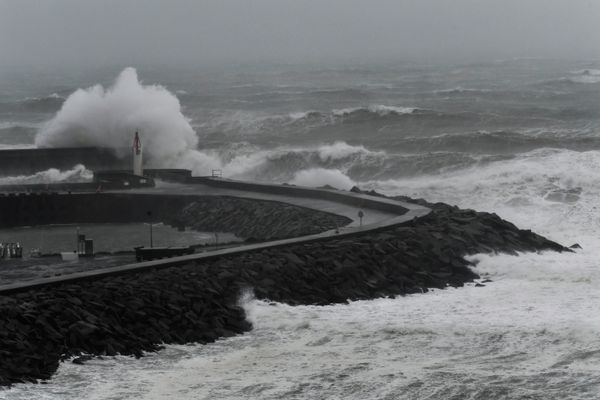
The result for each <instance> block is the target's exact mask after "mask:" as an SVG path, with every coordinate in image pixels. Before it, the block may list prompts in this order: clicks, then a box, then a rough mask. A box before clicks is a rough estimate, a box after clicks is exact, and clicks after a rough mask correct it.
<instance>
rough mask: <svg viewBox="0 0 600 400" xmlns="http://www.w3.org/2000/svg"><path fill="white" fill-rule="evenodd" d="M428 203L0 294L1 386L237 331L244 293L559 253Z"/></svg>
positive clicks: (424, 277)
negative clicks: (387, 216) (161, 263)
mask: <svg viewBox="0 0 600 400" xmlns="http://www.w3.org/2000/svg"><path fill="white" fill-rule="evenodd" d="M404 200H407V199H404ZM431 206H432V210H433V211H432V212H431V213H429V214H428V215H426V216H424V217H421V218H419V219H417V220H411V221H408V222H406V223H405V224H403V225H402V226H392V227H390V228H389V229H387V230H379V231H377V232H365V233H364V234H362V235H353V236H351V237H342V238H339V239H336V238H333V239H330V240H326V241H313V242H308V243H298V244H290V245H289V246H280V247H277V248H266V249H261V250H257V251H251V252H245V253H238V254H231V255H227V256H223V257H219V258H211V259H206V260H203V261H198V262H191V263H188V264H187V265H183V266H177V267H170V268H166V269H160V270H154V271H151V270H148V271H144V272H143V273H133V274H127V275H120V276H110V277H105V278H102V279H98V280H92V281H81V282H75V283H73V282H72V283H62V284H58V285H55V286H52V287H42V288H38V289H36V290H29V291H23V292H20V293H13V294H10V295H6V296H0V325H1V326H3V327H4V329H2V331H0V355H1V357H0V383H3V384H10V383H14V382H21V381H35V380H37V379H47V378H49V377H50V376H51V375H52V373H53V372H54V371H55V370H56V368H57V366H58V363H59V362H60V360H62V359H66V358H69V357H72V356H81V355H82V354H84V355H87V354H91V355H114V354H131V355H136V356H140V355H142V354H143V353H142V352H143V351H153V350H157V349H158V348H160V345H161V344H162V343H188V342H198V343H208V342H211V341H214V340H216V339H218V338H220V337H227V336H230V335H234V334H237V333H241V332H244V331H246V330H248V329H251V326H250V325H249V324H248V323H247V322H246V321H245V316H244V312H243V309H241V308H240V307H239V306H238V305H237V299H238V297H239V296H240V294H241V293H242V292H243V291H246V290H251V291H253V293H254V295H255V296H257V297H258V298H262V299H271V300H276V301H281V302H286V303H289V304H330V303H343V302H346V301H348V300H359V299H370V298H375V297H382V296H397V295H405V294H411V293H421V292H425V291H427V290H429V289H431V288H438V289H443V288H445V287H446V286H448V285H451V286H461V285H463V284H464V283H465V282H468V281H471V280H473V279H476V278H477V275H476V274H475V273H473V272H472V271H471V270H470V269H469V263H468V262H467V261H466V260H465V259H464V258H463V256H464V255H466V254H472V253H478V252H490V251H502V252H514V251H539V250H555V251H568V249H566V248H564V247H563V246H561V245H559V244H557V243H554V242H552V241H549V240H547V239H545V238H543V237H541V236H539V235H536V234H535V233H533V232H531V231H525V230H519V229H518V228H517V227H515V226H514V225H513V224H511V223H509V222H507V221H504V220H502V219H500V218H499V217H498V216H496V215H494V214H488V213H477V212H475V211H472V210H461V209H458V208H456V207H451V206H447V205H444V204H433V205H431ZM482 290H483V289H482ZM115 299H116V300H115Z"/></svg>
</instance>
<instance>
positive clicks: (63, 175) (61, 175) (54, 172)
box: [0, 164, 93, 185]
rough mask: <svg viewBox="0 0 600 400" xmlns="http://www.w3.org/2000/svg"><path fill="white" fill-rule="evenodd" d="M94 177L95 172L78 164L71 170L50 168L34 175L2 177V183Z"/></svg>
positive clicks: (84, 179) (15, 183) (81, 179)
mask: <svg viewBox="0 0 600 400" xmlns="http://www.w3.org/2000/svg"><path fill="white" fill-rule="evenodd" d="M92 178H93V172H92V171H90V170H88V169H86V168H85V166H83V165H81V164H78V165H76V166H74V167H73V168H72V169H70V170H66V171H61V170H58V169H56V168H50V169H48V170H45V171H40V172H36V173H35V174H33V175H19V176H8V177H0V185H24V184H35V183H59V182H85V181H90V180H91V179H92Z"/></svg>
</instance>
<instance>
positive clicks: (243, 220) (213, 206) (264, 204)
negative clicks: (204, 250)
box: [166, 196, 352, 241]
mask: <svg viewBox="0 0 600 400" xmlns="http://www.w3.org/2000/svg"><path fill="white" fill-rule="evenodd" d="M166 222H167V223H169V224H171V225H173V226H188V227H190V228H192V229H194V230H197V231H201V232H231V233H234V234H235V235H236V236H238V237H242V238H245V239H250V240H254V241H267V240H275V239H285V238H290V237H298V236H305V235H311V234H315V233H320V232H324V231H328V230H331V229H336V228H338V227H342V226H345V225H348V224H349V223H350V222H352V221H351V220H350V219H349V218H347V217H343V216H340V215H336V214H330V213H326V212H323V211H318V210H313V209H308V208H303V207H299V206H294V205H291V204H284V203H279V202H275V201H264V200H254V199H252V200H250V199H242V198H239V197H223V196H220V197H208V196H207V197H201V198H198V199H197V200H196V201H194V202H192V203H190V204H188V205H187V206H185V207H184V208H183V209H181V210H180V211H179V212H177V213H175V214H174V215H173V216H171V217H169V218H167V221H166Z"/></svg>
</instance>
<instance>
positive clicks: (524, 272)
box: [0, 60, 600, 400]
mask: <svg viewBox="0 0 600 400" xmlns="http://www.w3.org/2000/svg"><path fill="white" fill-rule="evenodd" d="M598 69H600V68H599V65H598V64H597V63H596V64H594V63H593V62H588V63H568V64H567V63H560V62H546V61H544V62H541V61H531V60H529V61H527V60H512V61H502V62H496V63H490V64H479V65H464V66H452V67H444V68H442V67H431V66H416V65H388V66H379V67H375V66H373V67H371V68H367V67H364V68H361V69H348V68H327V69H324V68H310V67H303V68H300V67H297V68H292V67H286V68H282V67H278V68H275V67H273V68H265V69H257V70H250V71H248V70H244V71H236V70H230V71H226V72H223V71H221V72H210V71H209V72H197V71H193V72H192V71H190V72H187V73H180V74H177V75H176V78H175V77H174V76H175V75H171V74H169V71H149V72H148V73H147V74H146V73H144V71H138V72H139V76H140V77H141V78H142V80H143V81H149V82H153V83H154V82H158V83H163V84H165V85H167V86H166V87H165V88H156V87H152V86H151V85H147V84H145V83H144V82H141V83H140V82H138V78H135V79H134V78H133V75H134V74H133V73H132V72H131V71H129V72H128V73H127V74H126V75H127V76H125V77H123V76H121V78H120V79H126V80H127V79H128V80H129V81H128V82H127V85H126V86H127V87H129V88H130V89H131V90H132V92H135V91H136V90H154V91H156V93H158V94H160V95H159V96H158V97H159V98H162V97H161V96H167V97H168V96H173V97H174V98H175V99H177V100H178V101H179V102H180V104H179V105H173V104H172V103H169V107H175V108H168V110H167V111H168V112H167V114H168V115H173V116H174V117H173V118H175V119H177V118H179V117H180V116H179V115H178V114H177V112H175V111H180V112H181V116H182V118H184V119H183V121H185V122H186V123H188V124H189V126H190V127H191V128H192V129H193V131H194V132H195V133H196V135H197V137H198V145H197V148H193V149H190V151H191V152H192V153H190V154H193V157H192V156H190V158H188V159H185V160H184V161H182V162H184V163H189V164H185V165H187V166H189V167H190V168H195V169H196V172H198V173H200V172H202V170H203V169H204V168H212V167H221V168H223V170H224V174H225V175H227V176H230V177H234V178H251V179H263V180H270V181H280V182H296V183H303V184H310V183H311V182H312V183H314V184H323V183H329V184H333V185H337V186H339V187H346V186H348V185H350V184H353V183H356V184H358V185H360V186H361V187H365V188H374V189H377V190H380V191H383V192H385V193H387V194H405V195H409V196H415V197H423V198H426V199H427V200H430V201H445V202H448V203H452V204H457V205H459V206H461V207H471V208H475V209H477V210H482V211H492V212H496V213H498V214H499V215H500V216H501V217H503V218H506V219H508V220H510V221H511V222H514V223H515V224H517V225H518V226H519V227H521V228H528V229H533V230H535V231H536V232H538V233H541V234H543V235H546V236H548V237H549V238H550V239H553V240H557V241H559V242H561V243H562V244H565V245H571V244H573V243H576V242H577V243H579V244H581V246H582V247H583V249H581V250H578V251H577V252H576V253H574V254H556V253H550V252H548V253H542V254H522V255H520V256H518V257H516V256H509V255H502V254H500V255H476V256H473V257H472V259H473V260H474V261H475V262H476V263H477V265H476V267H475V269H476V271H477V272H478V273H479V274H480V275H482V277H484V278H489V279H491V280H492V282H489V283H486V284H485V285H486V286H485V287H475V286H474V285H468V286H467V287H465V288H460V289H446V290H435V291H433V292H430V293H427V294H421V295H411V296H407V297H403V298H397V299H376V300H371V301H360V302H354V303H351V304H348V305H334V306H325V307H316V306H297V307H290V306H288V305H285V304H277V303H269V302H264V301H258V300H255V299H252V298H251V297H250V296H248V295H245V294H241V295H240V302H241V303H242V304H243V306H244V307H245V309H246V311H247V313H248V318H250V320H251V321H252V322H253V324H254V330H252V331H251V332H248V333H246V334H244V335H240V336H237V337H233V338H229V339H226V340H220V341H218V342H216V343H214V344H210V345H205V346H202V345H191V346H167V348H166V349H165V350H163V351H161V352H159V353H156V354H150V355H148V357H145V358H144V359H141V360H135V359H132V358H127V357H116V358H105V359H103V360H93V361H91V362H89V363H87V364H86V365H85V366H80V365H75V364H72V363H69V362H67V363H64V364H63V365H62V366H61V367H60V369H59V371H58V373H57V375H56V376H55V377H54V378H53V379H52V380H51V381H50V382H48V384H45V385H32V384H25V385H16V386H14V387H13V388H11V389H9V390H2V391H0V398H6V399H31V398H37V399H53V400H54V399H80V398H83V397H86V398H89V399H133V398H135V399H166V398H177V399H215V398H218V399H240V398H261V399H280V398H291V399H294V398H297V399H305V398H332V399H365V398H377V399H496V398H502V399H517V398H519V399H520V398H524V399H597V398H599V397H600V374H598V372H597V371H598V365H599V364H600V314H599V313H598V304H599V302H600V268H599V266H600V261H598V260H600V250H599V249H600V239H599V237H600V209H599V208H598V207H600V206H598V204H599V203H598V199H599V198H600V183H599V182H600V181H599V179H598V171H600V129H599V128H600V124H599V122H600V86H599V85H600V81H599V80H598V79H595V78H596V77H597V75H598ZM97 81H98V80H93V79H92V78H90V81H89V83H88V85H87V86H90V85H92V84H95V83H97ZM101 83H103V85H104V87H105V88H103V89H102V91H100V89H98V88H97V89H93V90H91V89H84V90H83V91H81V92H79V94H78V95H77V96H79V97H83V98H84V99H85V100H86V101H84V103H85V104H87V100H89V99H87V97H86V96H91V95H94V96H96V98H95V99H96V100H97V102H99V103H101V105H100V106H99V107H100V109H103V110H105V109H106V107H107V104H105V101H106V99H104V100H102V99H103V96H104V97H110V96H111V93H113V94H114V92H117V91H118V88H117V86H118V85H119V83H117V84H115V85H114V86H111V85H113V84H112V83H111V82H110V79H105V80H104V81H102V82H101ZM3 85H7V83H6V82H5V83H3ZM128 85H129V86H128ZM135 85H138V86H139V88H136V87H135ZM47 86H48V85H47V83H44V84H43V85H42V83H40V87H44V88H46V89H48V90H49V91H48V92H47V93H46V92H35V91H34V90H33V89H32V92H31V93H25V94H23V96H21V97H18V98H16V97H15V98H8V97H4V98H0V143H3V144H5V145H6V146H8V145H10V146H15V145H18V146H20V145H32V144H33V143H34V141H35V140H36V139H35V138H36V137H37V138H38V139H37V143H38V145H41V144H43V143H47V144H50V142H49V141H43V140H42V139H41V138H44V137H49V136H47V135H50V136H51V137H53V138H54V137H55V136H54V135H59V136H60V132H59V131H60V130H59V131H56V130H54V129H57V128H56V127H57V126H58V125H56V123H58V122H60V121H59V120H62V121H63V122H64V123H65V124H67V125H68V122H69V121H70V119H68V118H67V119H62V118H66V117H60V115H61V112H63V114H64V109H63V111H59V110H60V108H61V106H62V105H63V104H67V103H68V102H74V101H76V100H77V99H76V98H73V97H72V96H75V95H71V93H73V92H74V91H75V89H77V87H68V85H65V86H60V87H50V88H48V87H47ZM5 93H16V91H14V90H13V91H5ZM53 94H56V96H54V95H53ZM113 100H114V99H113ZM113 100H111V101H113ZM171 100H172V99H171ZM119 101H120V100H119ZM63 102H64V103H63ZM91 103H94V104H95V102H94V101H91ZM108 103H110V102H108ZM102 104H103V105H102ZM110 104H112V103H110ZM110 104H108V105H110ZM72 106H73V107H74V106H78V105H77V104H75V103H73V105H72ZM87 106H89V105H86V107H87ZM150 106H151V105H148V107H150ZM176 106H177V107H180V108H177V107H176ZM103 107H104V108H103ZM156 107H159V104H158V103H157V104H156ZM7 110H8V111H7ZM57 112H58V114H56V113H57ZM86 112H93V110H92V111H90V110H88V111H86ZM165 112H166V111H165ZM8 116H10V118H9V117H8ZM51 118H54V123H55V125H52V129H50V128H47V125H45V124H44V122H43V121H45V120H50V119H51ZM140 118H141V117H140ZM57 121H58V122H57ZM65 121H66V122H65ZM100 122H102V120H101V119H100ZM117 122H118V121H117ZM118 123H123V124H124V125H122V126H127V122H126V121H125V122H122V121H121V122H118ZM135 123H137V122H135ZM173 123H174V124H183V122H181V120H179V122H177V121H176V122H173ZM178 126H180V127H181V126H183V128H182V129H183V130H182V132H184V133H185V132H187V127H186V126H185V125H178ZM45 127H46V128H45ZM49 129H50V130H49ZM90 129H92V128H90ZM93 129H97V128H95V127H94V128H93ZM44 132H47V133H44ZM48 132H51V134H50V133H48ZM57 132H58V133H57ZM168 133H169V132H166V131H165V132H163V131H160V129H159V130H158V133H157V134H158V135H163V134H164V135H166V134H168ZM153 134H154V133H153ZM69 135H70V133H69ZM182 135H183V134H182ZM67 136H68V135H67ZM184 136H185V135H184ZM44 140H46V139H44ZM48 140H49V139H48ZM61 140H62V139H61ZM77 140H83V141H85V140H86V136H82V137H78V138H77ZM111 140H112V139H111ZM153 160H154V162H156V163H160V162H164V163H166V164H168V165H173V162H175V161H172V159H170V156H169V154H159V152H155V154H154V158H153ZM198 160H201V162H197V161H198ZM175 163H176V162H175Z"/></svg>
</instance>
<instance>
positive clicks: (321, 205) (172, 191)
mask: <svg viewBox="0 0 600 400" xmlns="http://www.w3.org/2000/svg"><path fill="white" fill-rule="evenodd" d="M115 193H131V194H135V193H139V194H155V195H161V194H165V195H166V194H169V195H190V196H198V195H202V196H235V197H242V198H252V199H258V200H270V201H280V202H284V203H289V204H294V205H298V206H301V207H307V208H311V209H315V210H320V211H326V212H331V213H334V214H338V215H344V216H347V217H348V218H350V219H352V223H351V224H349V225H347V226H345V227H343V228H340V229H339V230H337V231H336V230H330V231H327V232H322V233H318V234H315V235H307V236H301V237H297V238H291V239H283V240H276V241H271V242H263V243H256V244H251V245H243V246H238V247H234V248H228V249H223V250H215V251H209V252H205V253H197V254H192V255H187V256H181V257H172V258H168V259H163V260H154V261H145V262H139V263H135V264H127V265H122V266H118V267H111V268H104V269H99V270H94V271H85V272H78V273H73V274H69V275H64V276H56V277H52V278H43V279H35V280H31V281H26V282H21V283H16V284H10V285H3V286H1V287H0V296H1V295H6V294H11V293H15V292H21V291H25V290H30V289H34V288H39V287H45V286H52V285H57V284H61V283H67V282H78V281H84V280H91V279H99V278H102V277H107V276H115V275H123V274H128V273H132V272H141V271H144V270H153V269H158V268H168V267H172V266H176V265H182V264H188V263H190V262H192V261H201V260H209V259H214V258H218V257H221V256H223V255H233V254H238V253H243V252H247V251H256V250H260V249H266V248H274V247H281V246H287V245H292V244H299V243H307V242H314V241H320V240H327V239H332V238H334V237H335V238H342V237H352V236H357V235H363V234H365V233H367V232H375V231H379V230H383V229H388V228H390V227H392V226H394V225H399V224H402V223H404V222H407V221H410V220H412V219H413V218H418V217H421V216H424V215H427V214H428V213H429V212H430V211H431V210H430V209H428V208H426V207H422V206H418V205H415V204H410V203H405V202H399V201H394V200H390V199H385V198H379V197H373V196H366V195H360V194H356V193H350V192H339V193H343V194H345V195H347V196H350V197H354V198H359V199H361V198H362V199H365V204H367V205H368V203H372V202H378V203H387V204H395V205H399V206H401V207H403V208H404V209H406V210H408V211H407V212H406V213H403V214H397V213H396V214H395V213H393V212H387V211H380V210H375V209H373V208H368V207H364V208H361V209H362V210H363V212H364V217H363V224H362V226H360V219H359V217H358V211H359V208H357V207H353V206H350V205H347V204H344V203H342V202H336V201H332V200H321V199H315V198H314V197H302V196H301V195H298V196H296V195H294V196H288V195H279V194H270V193H263V192H255V191H248V190H237V189H225V188H219V187H215V186H211V185H204V184H196V183H194V184H175V183H159V184H158V185H157V187H155V188H147V189H133V190H128V191H126V192H123V191H115Z"/></svg>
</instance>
